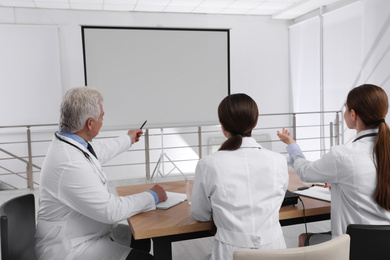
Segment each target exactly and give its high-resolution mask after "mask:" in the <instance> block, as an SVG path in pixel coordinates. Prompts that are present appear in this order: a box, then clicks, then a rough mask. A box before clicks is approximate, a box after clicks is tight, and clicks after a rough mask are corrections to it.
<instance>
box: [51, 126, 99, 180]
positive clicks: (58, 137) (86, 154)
mask: <svg viewBox="0 0 390 260" xmlns="http://www.w3.org/2000/svg"><path fill="white" fill-rule="evenodd" d="M54 135H55V136H56V137H57V139H58V140H60V141H61V142H64V143H67V144H69V145H71V146H73V147H75V148H77V149H78V150H79V151H81V152H82V153H83V154H84V156H85V158H87V159H88V161H89V162H90V163H93V162H92V159H91V156H90V155H89V154H88V153H87V152H86V151H84V150H83V149H81V148H80V147H78V146H77V145H75V144H72V143H71V142H69V141H67V140H65V139H62V138H61V137H60V135H59V134H58V132H55V134H54ZM93 165H95V167H96V168H98V167H97V165H96V164H95V163H93ZM98 172H99V178H100V180H101V181H102V183H103V184H104V185H105V184H106V183H107V178H106V177H105V176H104V175H103V173H102V172H103V170H102V169H101V168H100V169H99V168H98Z"/></svg>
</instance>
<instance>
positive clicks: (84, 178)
mask: <svg viewBox="0 0 390 260" xmlns="http://www.w3.org/2000/svg"><path fill="white" fill-rule="evenodd" d="M103 115H104V111H103V97H102V95H101V94H100V93H99V92H98V91H96V90H94V89H91V88H87V87H80V88H74V89H70V90H69V91H68V92H67V93H66V94H65V96H64V98H63V101H62V104H61V118H60V129H59V131H58V132H57V133H55V137H54V138H53V141H52V143H51V145H50V147H49V150H48V152H47V155H46V158H45V161H44V163H43V167H42V171H41V184H40V201H39V202H40V208H39V212H38V218H37V230H36V252H37V256H38V258H39V259H51V260H52V259H83V260H88V259H94V260H95V259H154V258H153V256H151V255H150V254H149V253H147V252H144V251H141V250H137V249H132V248H130V240H131V233H130V229H129V227H128V226H124V225H118V222H120V221H122V220H125V219H127V218H129V217H131V216H132V215H135V214H138V213H140V212H144V211H149V210H154V209H155V208H156V204H157V203H159V202H161V201H164V200H166V199H167V195H166V192H165V191H164V189H163V188H162V187H161V186H159V185H155V186H153V188H152V189H151V190H149V191H147V192H143V193H139V194H135V195H131V196H125V197H118V196H114V195H113V194H111V193H110V192H109V191H108V183H107V177H106V174H105V173H104V172H103V169H102V166H101V165H102V164H104V163H105V162H107V161H109V160H110V159H112V158H113V157H115V156H116V155H118V154H120V153H122V152H125V151H126V150H128V149H129V148H130V147H131V146H132V144H133V143H135V142H138V141H139V138H140V136H141V135H142V133H143V132H142V130H140V129H136V130H129V131H128V132H127V135H123V136H120V137H118V138H113V139H104V140H97V141H94V142H93V143H90V141H91V140H92V139H93V138H94V137H95V136H97V135H98V133H99V131H100V128H101V127H102V124H103ZM123 227H124V228H123Z"/></svg>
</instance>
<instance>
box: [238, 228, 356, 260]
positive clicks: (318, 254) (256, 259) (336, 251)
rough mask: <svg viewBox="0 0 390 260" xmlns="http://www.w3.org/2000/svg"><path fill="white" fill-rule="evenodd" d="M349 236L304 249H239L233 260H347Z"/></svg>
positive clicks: (344, 235)
mask: <svg viewBox="0 0 390 260" xmlns="http://www.w3.org/2000/svg"><path fill="white" fill-rule="evenodd" d="M349 243H350V239H349V235H346V234H343V235H341V236H339V237H337V238H334V239H332V240H330V241H327V242H324V243H321V244H317V245H313V246H306V247H296V248H287V249H266V250H257V249H240V250H237V251H235V252H234V254H233V260H276V259H277V260H329V259H332V260H349Z"/></svg>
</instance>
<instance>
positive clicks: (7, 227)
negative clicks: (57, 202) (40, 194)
mask: <svg viewBox="0 0 390 260" xmlns="http://www.w3.org/2000/svg"><path fill="white" fill-rule="evenodd" d="M35 224H36V223H35V201H34V194H27V195H23V196H19V197H16V198H13V199H10V200H9V201H6V202H4V203H3V204H2V205H1V206H0V233H1V258H2V260H16V259H18V260H24V259H36V256H35Z"/></svg>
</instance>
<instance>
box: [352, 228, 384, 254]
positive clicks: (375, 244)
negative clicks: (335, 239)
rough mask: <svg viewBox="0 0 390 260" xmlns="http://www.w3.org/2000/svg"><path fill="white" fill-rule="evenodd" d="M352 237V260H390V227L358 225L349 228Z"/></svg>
mask: <svg viewBox="0 0 390 260" xmlns="http://www.w3.org/2000/svg"><path fill="white" fill-rule="evenodd" d="M347 234H349V236H350V237H351V247H350V254H349V255H350V258H349V259H350V260H367V259H375V260H382V259H383V260H388V259H390V245H389V243H390V225H358V224H351V225H348V227H347Z"/></svg>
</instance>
